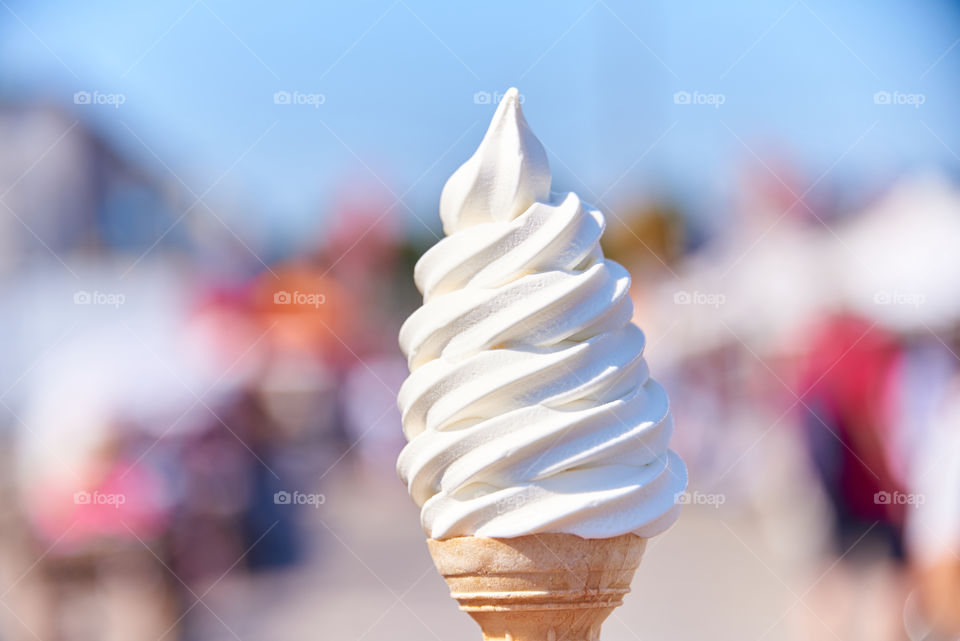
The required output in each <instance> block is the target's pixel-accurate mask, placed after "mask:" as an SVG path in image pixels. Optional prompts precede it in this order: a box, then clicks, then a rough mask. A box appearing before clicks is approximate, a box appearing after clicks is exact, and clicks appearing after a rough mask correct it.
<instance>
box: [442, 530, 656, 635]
mask: <svg viewBox="0 0 960 641" xmlns="http://www.w3.org/2000/svg"><path fill="white" fill-rule="evenodd" d="M427 545H428V546H429V548H430V554H431V555H432V556H433V561H434V563H435V564H436V566H437V569H438V570H439V571H440V574H441V575H443V578H444V579H445V580H446V581H447V585H449V586H450V592H451V596H453V598H454V599H456V600H457V602H459V604H460V609H461V610H463V611H464V612H466V613H467V614H469V615H470V616H471V617H473V619H474V620H475V621H476V622H477V623H478V624H479V625H480V628H481V630H482V631H483V638H484V639H485V641H597V639H599V638H600V625H601V624H602V623H603V621H604V620H605V619H606V618H607V617H608V616H609V615H610V613H611V612H613V609H614V608H616V607H617V606H618V605H620V604H621V603H622V602H623V595H625V594H626V593H627V592H629V591H630V581H631V580H632V579H633V574H634V572H635V571H636V569H637V566H639V565H640V559H641V557H642V556H643V550H644V548H645V546H646V539H643V538H641V537H639V536H635V535H633V534H625V535H622V536H617V537H614V538H608V539H582V538H580V537H579V536H574V535H572V534H532V535H528V536H521V537H517V538H512V539H493V538H486V537H478V536H462V537H455V538H451V539H444V540H437V539H429V540H428V541H427Z"/></svg>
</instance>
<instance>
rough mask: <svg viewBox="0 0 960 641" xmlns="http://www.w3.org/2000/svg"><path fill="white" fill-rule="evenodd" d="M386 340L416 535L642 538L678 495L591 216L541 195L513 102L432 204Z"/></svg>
mask: <svg viewBox="0 0 960 641" xmlns="http://www.w3.org/2000/svg"><path fill="white" fill-rule="evenodd" d="M440 217H441V218H442V220H443V228H444V231H445V233H446V234H447V236H446V238H444V239H443V240H441V241H440V242H439V243H437V244H436V245H435V246H434V247H433V248H432V249H430V250H429V251H428V252H427V253H426V254H424V256H423V258H421V259H420V261H419V262H418V263H417V266H416V271H415V276H414V277H415V280H416V284H417V287H418V288H419V289H420V291H421V292H422V293H423V300H424V303H423V306H422V307H420V309H418V310H417V311H416V312H414V313H413V314H412V315H411V316H410V318H409V319H408V320H407V322H406V323H404V325H403V328H402V329H401V330H400V346H401V348H402V349H403V352H404V354H405V355H406V356H407V359H408V362H409V365H410V372H411V374H410V377H409V378H408V379H407V380H406V382H405V383H404V384H403V387H402V388H401V390H400V395H399V405H400V409H401V411H402V413H403V429H404V434H405V435H406V437H407V440H408V441H409V444H408V445H407V446H406V447H405V448H404V450H403V452H402V453H401V455H400V460H399V461H398V466H397V467H398V470H399V473H400V476H401V478H402V479H403V481H404V482H405V483H406V484H407V487H408V488H409V490H410V494H411V496H412V497H413V499H414V500H415V501H416V502H417V504H418V505H420V506H421V509H422V511H421V518H422V522H423V526H424V528H425V530H426V531H427V534H428V535H429V536H431V537H433V538H447V537H451V536H464V535H475V536H490V537H515V536H522V535H527V534H536V533H545V532H563V533H568V534H576V535H579V536H582V537H585V538H606V537H612V536H618V535H620V534H624V533H627V532H635V533H637V534H639V535H641V536H653V535H654V534H657V533H659V532H661V531H663V530H664V529H666V528H667V527H669V525H670V524H671V523H672V522H673V520H674V519H675V518H676V514H677V505H676V497H677V496H678V495H679V493H681V492H683V491H684V489H685V488H686V483H687V472H686V468H685V467H684V464H683V462H682V461H681V460H680V458H679V457H678V456H677V455H676V454H675V453H673V452H672V451H670V450H669V449H668V442H669V440H670V435H671V433H672V431H673V420H672V417H671V415H670V409H669V403H668V401H667V396H666V394H665V393H664V390H663V388H662V387H660V385H658V384H657V383H656V382H655V381H654V380H653V379H651V378H650V377H649V373H648V370H647V364H646V361H645V360H644V358H643V356H642V352H643V347H644V342H645V339H644V335H643V332H641V331H640V329H639V328H638V327H637V326H636V325H633V324H632V323H631V322H630V319H631V317H632V315H633V304H632V303H631V301H630V298H629V296H628V289H629V285H630V276H629V274H627V272H626V270H625V269H624V268H623V267H621V266H620V265H618V264H617V263H615V262H613V261H610V260H606V259H605V258H604V257H603V252H602V251H601V249H600V245H599V241H600V236H601V234H602V233H603V228H604V218H603V215H602V214H601V213H600V212H599V211H596V210H595V209H592V208H590V207H589V206H587V205H585V204H584V203H583V202H581V201H580V199H579V198H578V197H577V196H576V194H573V193H569V194H566V195H565V196H560V195H553V196H551V194H550V168H549V166H548V164H547V157H546V153H545V152H544V149H543V146H542V145H541V144H540V141H538V140H537V138H536V137H535V136H534V135H533V133H532V132H531V131H530V128H529V127H528V125H527V122H526V120H525V119H524V117H523V114H522V112H521V110H520V104H519V96H518V94H517V90H516V89H511V90H510V91H508V92H507V93H506V95H505V97H504V98H503V100H502V102H501V103H500V105H499V107H498V108H497V112H496V114H495V115H494V117H493V122H492V123H491V124H490V128H489V129H488V131H487V133H486V135H485V136H484V138H483V141H482V142H481V143H480V147H479V148H478V149H477V151H476V153H474V155H473V156H472V157H471V158H470V159H469V160H468V161H467V162H466V163H464V165H463V166H462V167H460V168H459V169H458V170H457V171H456V172H455V173H454V174H453V176H452V177H451V178H450V180H448V181H447V184H446V185H445V186H444V188H443V194H442V196H441V199H440Z"/></svg>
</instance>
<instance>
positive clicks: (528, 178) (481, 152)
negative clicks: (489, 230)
mask: <svg viewBox="0 0 960 641" xmlns="http://www.w3.org/2000/svg"><path fill="white" fill-rule="evenodd" d="M520 101H521V98H520V92H518V91H517V89H516V87H511V88H510V89H509V90H507V93H506V94H504V96H503V99H502V100H501V101H500V104H499V105H498V106H497V112H496V113H495V114H494V115H493V120H492V121H491V122H490V127H489V129H487V134H486V135H485V136H484V137H483V141H482V142H481V143H480V146H479V147H478V148H477V151H476V152H474V154H473V156H471V157H470V159H469V160H468V161H467V162H465V163H464V164H463V166H461V167H460V168H459V169H458V170H457V171H456V172H454V174H453V176H451V177H450V179H449V180H448V181H447V184H446V185H444V187H443V192H442V194H441V195H440V219H441V220H442V221H443V231H444V232H445V233H446V234H447V235H450V234H453V233H455V232H458V231H461V230H463V229H466V228H467V227H472V226H473V225H479V224H481V223H489V222H493V221H508V220H512V219H514V218H516V217H517V216H519V215H520V214H522V213H523V212H524V210H526V208H527V207H529V206H530V205H532V204H533V203H534V202H536V201H538V200H547V199H548V198H549V196H550V165H549V164H548V163H547V152H546V151H544V149H543V145H541V144H540V141H539V140H537V137H536V136H534V135H533V132H532V131H530V126H529V125H528V124H527V121H526V119H525V118H524V117H523V111H521V109H520Z"/></svg>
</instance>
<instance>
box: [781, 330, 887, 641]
mask: <svg viewBox="0 0 960 641" xmlns="http://www.w3.org/2000/svg"><path fill="white" fill-rule="evenodd" d="M808 340H809V343H808V350H807V354H806V356H805V358H804V359H803V361H802V362H801V364H800V372H799V379H798V380H799V385H800V390H799V392H798V394H799V396H800V398H801V400H802V405H801V412H800V414H801V419H802V426H803V429H804V434H805V437H806V441H805V442H806V446H807V448H808V452H809V454H810V458H811V462H812V465H813V469H814V471H815V472H816V475H817V476H818V478H819V480H820V483H821V485H822V487H823V490H824V492H825V494H826V497H827V500H828V505H829V507H830V511H831V516H832V519H831V521H832V524H831V531H832V550H831V555H830V557H829V558H828V559H826V560H825V561H824V567H825V569H824V572H823V574H821V576H820V577H819V578H818V581H817V583H816V584H815V588H814V589H813V591H812V593H811V594H812V600H814V601H815V602H816V603H818V607H816V608H815V611H817V612H818V613H820V614H822V615H823V618H825V619H826V625H827V626H828V627H829V628H830V629H832V630H837V631H838V632H839V633H840V634H841V636H843V635H846V634H851V635H852V634H857V635H859V638H869V639H898V638H902V635H903V629H902V620H901V617H900V616H899V612H900V611H901V607H902V604H903V601H904V597H905V593H904V585H905V575H904V568H903V563H904V560H905V557H904V545H903V528H904V516H905V511H904V510H905V506H904V505H903V504H902V503H900V502H898V501H896V500H893V497H896V496H898V495H901V494H902V493H903V489H904V488H903V486H902V484H901V483H900V482H899V481H898V480H897V479H896V477H895V475H894V473H893V472H892V466H891V464H890V461H891V460H895V459H897V458H898V454H897V453H896V452H895V451H893V450H894V449H895V447H896V443H897V441H896V439H895V438H893V434H894V426H893V425H892V421H891V412H890V407H891V405H892V404H893V403H894V401H895V399H894V398H892V396H893V395H896V394H897V392H898V390H897V389H896V388H895V387H894V386H893V385H892V384H891V382H892V377H893V373H894V371H895V364H896V363H897V362H898V359H899V358H900V357H901V356H902V345H901V343H900V341H899V340H898V338H897V337H896V336H894V335H893V334H891V333H889V332H887V331H885V330H883V329H881V328H880V327H878V326H876V325H875V324H872V323H870V322H868V321H867V320H865V319H863V318H860V317H857V316H855V315H852V314H837V315H834V316H832V317H829V318H827V319H825V320H824V321H823V322H822V323H820V324H819V326H817V327H815V328H814V329H813V330H812V331H811V333H810V335H809V339H808ZM819 618H820V617H818V619H819Z"/></svg>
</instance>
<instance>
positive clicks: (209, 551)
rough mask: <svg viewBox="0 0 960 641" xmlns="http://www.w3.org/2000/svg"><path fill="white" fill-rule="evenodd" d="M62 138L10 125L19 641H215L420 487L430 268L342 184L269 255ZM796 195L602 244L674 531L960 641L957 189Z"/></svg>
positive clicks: (2, 323) (9, 299)
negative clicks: (425, 272) (230, 579)
mask: <svg viewBox="0 0 960 641" xmlns="http://www.w3.org/2000/svg"><path fill="white" fill-rule="evenodd" d="M71 121H72V118H71V117H69V116H68V115H67V114H65V113H63V112H61V111H59V110H57V109H54V108H50V107H45V106H43V105H14V104H2V103H0V132H2V139H3V140H4V142H5V144H4V145H3V146H2V147H0V194H3V195H2V197H0V202H2V203H3V205H4V207H2V208H0V245H2V251H0V300H2V304H3V308H4V309H6V310H7V313H6V314H4V315H3V317H2V318H0V328H2V334H0V342H2V345H3V353H4V358H3V359H2V360H0V410H2V411H0V417H2V418H0V439H2V447H0V455H2V456H3V457H4V458H5V459H6V460H5V464H4V465H2V466H0V485H2V487H0V491H2V497H3V498H2V501H0V519H2V521H3V527H2V529H0V533H2V534H0V557H2V559H0V573H2V577H0V585H2V586H4V587H3V588H2V589H3V590H5V592H4V594H3V597H2V599H3V603H4V605H5V606H6V607H5V609H3V610H0V638H2V639H29V638H33V637H34V636H36V637H38V638H41V639H43V640H44V641H54V640H64V641H73V640H75V639H76V640H80V639H100V640H105V639H117V640H120V639H122V640H124V641H135V640H137V639H146V640H154V639H160V638H169V639H201V638H205V637H204V636H203V634H202V631H201V630H200V629H199V625H198V624H197V623H196V619H195V617H196V615H197V614H198V612H197V611H196V610H194V607H193V606H195V605H196V603H195V597H197V596H198V595H203V594H205V590H208V589H209V588H210V587H211V586H212V585H214V584H216V583H218V582H219V581H220V580H222V579H223V577H224V576H226V575H228V574H230V575H231V576H234V575H239V576H253V575H255V574H257V573H261V574H262V573H271V572H284V571H294V572H295V571H298V570H302V569H303V568H304V567H305V559H307V558H308V557H310V556H311V555H313V554H315V552H316V546H317V542H316V540H315V539H314V538H312V537H309V536H307V534H306V533H307V532H308V530H309V525H308V522H309V519H310V518H311V514H312V513H313V512H312V511H311V508H312V507H314V506H315V505H317V504H322V502H323V501H324V500H325V496H324V489H325V483H327V482H328V480H329V475H331V474H334V473H344V470H347V471H348V473H349V474H351V475H356V477H357V478H362V479H365V480H364V482H369V483H373V484H395V483H398V482H399V481H397V479H396V477H395V475H394V461H395V457H396V455H397V453H398V452H399V449H400V448H401V447H402V444H403V438H402V434H401V431H400V422H399V416H398V412H397V410H396V405H395V398H396V391H397V389H398V387H399V385H400V383H401V382H402V381H403V379H404V377H405V376H406V366H405V363H404V361H403V359H402V357H401V355H400V353H399V350H398V348H397V346H396V336H397V332H398V329H399V326H400V323H401V322H402V321H403V319H404V318H405V317H406V316H407V315H408V314H409V313H410V312H411V311H412V310H413V309H415V308H416V307H417V306H418V305H419V302H420V301H419V298H418V294H417V292H416V290H415V289H414V287H413V283H412V267H413V264H414V262H415V260H416V258H417V257H418V256H419V255H420V254H421V253H422V251H423V250H424V249H425V248H426V247H428V246H429V245H430V244H431V243H433V242H435V240H436V238H435V237H434V236H431V235H430V234H412V233H411V232H410V230H409V229H407V228H406V227H405V226H404V225H403V224H400V222H399V221H400V220H401V218H402V210H401V208H400V207H398V206H397V205H398V203H397V202H395V201H394V198H392V197H391V195H390V194H385V193H383V191H382V190H379V189H377V188H375V187H372V186H371V185H370V184H369V183H366V182H364V181H362V180H354V179H345V180H344V184H343V188H342V190H341V193H340V195H339V197H337V198H335V199H333V201H332V202H331V203H329V204H327V205H324V210H323V211H319V210H318V212H317V216H316V220H317V225H316V227H315V228H314V229H312V230H305V232H304V239H305V240H304V242H303V243H302V244H301V245H300V246H298V247H295V248H290V247H275V246H270V245H269V243H267V242H265V243H264V244H262V245H253V246H251V244H250V243H248V242H245V241H243V240H240V238H239V237H237V236H236V235H235V234H234V233H233V232H232V231H231V228H230V225H232V224H234V221H235V220H236V217H235V216H234V217H231V216H230V215H229V212H223V211H214V210H211V209H210V208H209V207H208V206H207V205H206V204H205V203H202V202H198V199H195V197H193V196H192V195H191V194H189V193H184V190H183V189H180V188H179V186H178V184H177V183H176V181H171V180H169V179H168V177H166V176H165V175H164V174H163V172H157V171H155V169H151V168H146V167H143V166H140V165H138V164H137V163H136V162H133V161H131V160H130V159H128V158H125V157H123V156H122V155H121V154H120V153H119V152H117V151H116V150H115V149H113V148H112V146H111V145H110V143H109V142H108V141H107V140H106V139H104V138H103V137H101V136H100V135H99V134H98V133H97V131H96V130H95V129H93V128H89V127H87V126H86V125H85V124H83V123H81V124H78V125H75V129H73V130H70V131H69V134H68V135H67V136H66V137H65V138H64V139H63V140H62V141H61V142H59V143H58V144H57V145H56V146H55V147H54V148H52V150H50V143H51V141H52V140H54V139H55V138H56V136H57V135H60V133H61V132H63V131H64V130H65V129H68V128H69V125H70V122H71ZM38 157H42V162H39V161H38V160H37V159H38ZM791 169H792V170H789V171H788V170H787V168H780V167H778V169H777V171H776V172H775V173H774V172H773V171H772V170H770V169H769V168H767V167H754V168H749V169H748V168H746V167H745V169H744V171H743V174H744V175H743V180H742V182H741V183H740V184H739V185H737V187H736V193H735V195H734V197H733V198H732V199H731V202H730V203H729V204H728V206H725V207H724V210H723V211H717V212H715V215H716V218H717V219H720V220H723V221H724V223H723V224H722V225H717V226H716V227H715V228H714V229H710V230H704V229H698V228H696V227H695V226H693V225H692V224H691V223H690V222H689V221H690V220H691V218H690V217H689V216H687V215H686V213H685V212H683V211H682V210H680V209H678V208H677V207H676V206H675V205H674V204H672V203H670V202H667V201H663V200H661V201H653V200H649V199H643V198H637V199H634V200H633V201H630V202H627V203H621V204H620V206H618V207H617V211H606V212H605V213H606V215H607V231H606V234H605V249H606V251H607V252H608V254H609V255H610V256H611V257H612V258H614V259H615V260H618V261H620V262H622V263H623V264H624V265H625V266H626V267H627V268H628V269H629V270H630V272H631V273H632V274H633V275H634V283H633V292H632V293H633V296H634V300H635V302H636V310H637V311H636V315H637V318H636V320H637V322H638V323H639V324H640V326H641V327H642V328H643V329H644V330H645V331H646V333H647V335H648V338H649V346H648V359H649V360H650V363H651V367H652V370H653V372H654V375H655V376H656V377H657V378H658V379H660V380H662V381H663V382H664V384H665V385H666V387H667V389H668V391H669V393H670V395H671V398H672V403H673V407H674V413H675V416H676V424H677V426H678V428H677V432H676V436H675V442H676V448H677V449H678V450H679V451H680V453H681V455H682V456H683V457H684V458H685V459H686V460H687V462H688V465H689V468H690V472H691V487H690V491H689V492H688V494H687V495H685V496H684V497H678V500H683V501H686V502H688V503H690V504H691V505H690V509H693V510H695V509H697V507H698V504H701V503H710V502H714V503H715V502H717V501H722V502H724V503H726V504H727V506H728V507H731V506H732V507H733V508H734V509H737V510H741V511H742V512H744V513H747V514H752V515H753V517H752V518H753V519H754V521H755V523H756V527H757V528H759V529H760V530H761V531H762V532H763V533H764V536H766V537H768V539H769V540H770V542H771V546H773V547H775V548H777V549H779V550H781V552H782V553H783V554H784V555H786V556H793V557H802V558H803V559H804V562H803V563H802V564H800V565H801V566H802V567H805V568H808V569H809V572H810V575H811V576H810V577H809V578H810V580H809V581H807V583H808V584H811V583H812V587H811V589H810V590H811V594H812V597H811V598H812V599H813V600H816V602H819V603H822V604H824V606H823V608H822V609H819V608H818V609H817V612H818V614H817V618H829V619H830V620H829V622H828V624H829V625H828V627H829V629H836V630H838V631H844V632H842V633H841V636H842V638H844V639H846V638H864V639H867V638H869V639H903V638H910V639H929V640H931V641H937V640H947V639H957V638H960V404H958V401H957V399H958V398H960V396H958V394H957V393H956V392H957V389H958V388H960V357H958V354H960V298H958V297H957V296H956V295H955V293H953V289H954V287H955V284H956V283H957V282H958V281H960V252H957V251H956V239H957V238H960V189H958V187H957V185H956V184H955V183H954V182H952V181H950V180H949V179H947V178H945V177H942V176H939V175H921V176H905V177H901V178H899V179H897V180H895V181H890V183H889V184H886V185H884V186H883V187H882V188H876V189H874V190H872V191H870V192H869V193H866V194H864V193H863V191H862V190H860V191H857V192H856V193H858V194H859V195H858V197H857V198H855V199H851V198H846V197H845V196H846V195H847V191H845V190H846V188H847V187H848V185H845V184H842V183H841V184H836V185H832V187H833V189H832V190H831V191H830V193H831V194H834V196H833V198H832V200H831V199H819V200H817V201H811V200H810V199H808V198H805V197H804V196H803V195H802V194H804V193H805V190H806V189H807V187H808V183H809V182H811V181H812V177H806V176H803V172H802V171H800V170H799V169H797V168H791ZM567 187H572V186H570V185H567ZM419 214H420V217H421V218H423V219H424V220H427V221H431V222H434V223H438V222H439V221H437V220H435V219H436V216H435V213H434V212H432V211H430V212H419ZM435 229H436V233H437V234H439V233H440V232H439V224H437V225H435ZM420 231H421V232H422V231H423V230H422V229H421V230H420ZM373 507H374V509H375V506H373ZM409 509H410V510H414V509H415V508H414V506H413V505H412V503H411V505H410V506H409ZM311 567H313V566H311ZM131 613H133V615H132V616H131ZM796 625H797V626H798V629H800V630H802V627H803V626H804V625H805V623H804V621H803V620H798V622H797V623H796ZM814 636H816V635H814ZM798 638H810V635H807V634H805V633H804V632H803V631H801V632H798Z"/></svg>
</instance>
